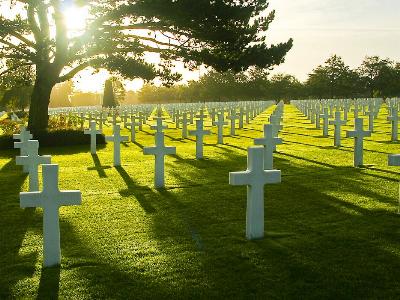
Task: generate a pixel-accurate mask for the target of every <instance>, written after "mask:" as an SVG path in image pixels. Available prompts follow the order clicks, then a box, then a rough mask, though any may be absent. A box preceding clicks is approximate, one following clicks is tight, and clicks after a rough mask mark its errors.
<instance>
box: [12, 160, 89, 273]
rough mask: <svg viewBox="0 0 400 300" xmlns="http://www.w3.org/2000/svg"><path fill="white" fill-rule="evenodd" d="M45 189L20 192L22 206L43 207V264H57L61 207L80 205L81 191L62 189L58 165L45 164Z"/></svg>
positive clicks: (59, 256) (58, 258)
mask: <svg viewBox="0 0 400 300" xmlns="http://www.w3.org/2000/svg"><path fill="white" fill-rule="evenodd" d="M42 168H43V191H42V192H28V193H20V206H21V207H22V208H25V207H41V208H43V265H44V266H45V267H51V266H56V265H59V264H60V261H61V253H60V252H61V251H60V224H59V216H58V214H59V208H60V207H61V206H67V205H68V206H69V205H80V204H81V201H82V200H81V198H82V197H81V192H80V191H60V190H59V188H58V165H43V167H42Z"/></svg>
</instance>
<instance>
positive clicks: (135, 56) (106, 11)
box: [0, 0, 292, 132]
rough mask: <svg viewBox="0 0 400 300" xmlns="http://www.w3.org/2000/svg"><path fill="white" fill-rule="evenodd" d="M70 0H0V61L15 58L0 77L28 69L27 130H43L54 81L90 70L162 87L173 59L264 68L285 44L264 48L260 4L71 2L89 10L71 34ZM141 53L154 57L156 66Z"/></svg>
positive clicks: (249, 0)
mask: <svg viewBox="0 0 400 300" xmlns="http://www.w3.org/2000/svg"><path fill="white" fill-rule="evenodd" d="M71 2H73V1H72V0H69V1H66V0H65V1H62V0H0V3H1V4H8V5H10V9H11V10H13V11H12V12H11V13H10V14H7V16H15V17H6V16H1V17H0V43H1V44H2V48H1V52H0V56H1V58H2V59H5V60H8V59H14V60H18V65H15V66H14V67H13V68H10V69H7V70H6V72H12V71H13V70H16V69H19V68H23V67H25V66H33V67H34V69H35V77H34V79H35V82H34V86H33V92H32V96H31V104H30V115H29V128H30V129H31V130H32V131H33V132H37V131H41V130H44V129H45V128H46V127H47V123H48V105H49V98H50V93H51V90H52V88H53V87H54V85H55V84H57V83H60V82H63V81H66V80H69V79H71V78H73V77H74V76H75V75H76V74H77V73H78V72H80V71H82V70H83V69H85V68H87V67H89V66H91V67H93V68H94V69H100V68H104V69H107V70H108V71H110V72H111V73H113V74H117V75H120V76H123V77H124V78H129V79H133V78H138V77H139V78H143V79H145V80H153V79H154V78H155V77H157V76H159V77H160V78H161V79H162V80H163V82H164V83H165V84H167V85H170V84H172V83H173V82H174V81H176V80H178V79H179V78H180V76H179V74H175V73H173V72H172V71H171V70H172V68H173V65H174V64H173V62H174V61H175V60H180V61H183V62H184V63H185V65H186V66H188V67H189V68H195V67H197V66H199V65H200V64H206V65H208V66H212V67H214V68H215V69H216V70H218V71H226V70H234V71H235V72H238V71H242V70H245V69H247V68H248V67H249V66H259V67H263V68H271V67H272V66H274V65H277V64H280V63H282V62H283V60H284V57H285V54H286V53H287V52H288V51H289V50H290V48H291V47H292V40H291V39H290V40H289V41H287V42H284V43H280V44H277V45H268V44H267V37H266V35H265V31H267V30H268V27H269V24H270V23H271V22H272V21H273V19H274V11H272V12H271V13H270V14H269V15H268V16H267V17H265V16H263V13H264V11H265V10H266V9H267V7H268V0H240V1H233V0H232V1H227V0H197V1H192V0H151V1H150V0H126V1H104V0H93V1H78V0H77V1H75V2H79V4H80V5H84V6H85V7H86V8H87V9H88V11H89V12H90V17H89V18H88V20H87V25H86V27H85V29H82V30H79V31H74V32H71V30H70V29H69V28H68V26H67V24H66V22H65V16H64V13H63V11H64V10H65V9H66V7H67V6H68V5H77V3H75V4H71ZM146 53H157V54H159V55H160V59H161V63H160V64H159V65H158V66H156V65H154V64H150V63H147V62H145V60H144V55H145V54H146Z"/></svg>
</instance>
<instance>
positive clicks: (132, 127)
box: [127, 115, 140, 143]
mask: <svg viewBox="0 0 400 300" xmlns="http://www.w3.org/2000/svg"><path fill="white" fill-rule="evenodd" d="M136 119H139V118H137V117H136V116H134V115H131V118H130V120H131V121H130V122H129V123H128V124H127V125H128V128H130V130H131V142H132V143H134V142H136V126H140V122H136Z"/></svg>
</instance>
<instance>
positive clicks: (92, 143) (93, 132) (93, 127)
mask: <svg viewBox="0 0 400 300" xmlns="http://www.w3.org/2000/svg"><path fill="white" fill-rule="evenodd" d="M101 133H102V132H101V130H96V122H95V121H91V122H90V129H87V130H85V131H84V134H89V135H90V153H92V154H96V144H97V140H96V136H97V135H98V134H101Z"/></svg>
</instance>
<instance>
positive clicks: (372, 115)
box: [364, 106, 375, 132]
mask: <svg viewBox="0 0 400 300" xmlns="http://www.w3.org/2000/svg"><path fill="white" fill-rule="evenodd" d="M364 115H366V116H368V130H369V131H371V132H374V118H375V112H374V110H373V108H372V109H371V106H370V111H367V112H365V113H364Z"/></svg>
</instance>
